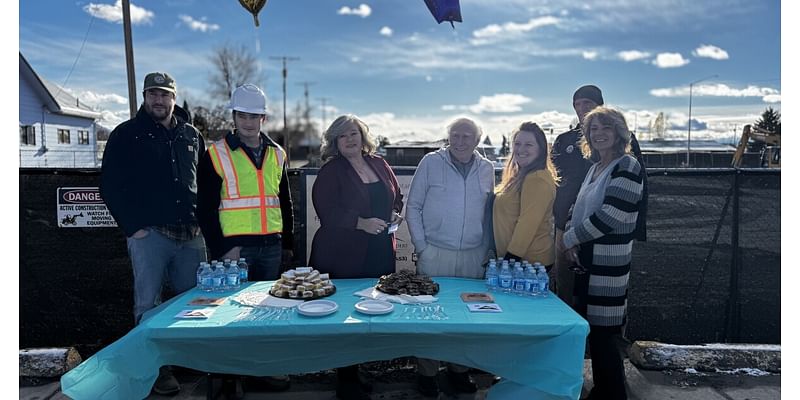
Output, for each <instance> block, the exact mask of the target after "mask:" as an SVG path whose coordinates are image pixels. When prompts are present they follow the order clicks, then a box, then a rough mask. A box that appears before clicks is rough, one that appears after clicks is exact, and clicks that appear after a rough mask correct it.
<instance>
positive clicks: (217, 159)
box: [208, 138, 285, 237]
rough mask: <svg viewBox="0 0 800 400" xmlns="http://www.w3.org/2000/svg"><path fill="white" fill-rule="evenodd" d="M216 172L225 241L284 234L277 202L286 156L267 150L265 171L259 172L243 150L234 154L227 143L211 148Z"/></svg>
mask: <svg viewBox="0 0 800 400" xmlns="http://www.w3.org/2000/svg"><path fill="white" fill-rule="evenodd" d="M208 151H209V154H210V155H211V163H212V164H213V165H214V170H216V171H217V174H218V175H219V176H220V178H222V188H221V189H220V203H219V223H220V226H221V227H222V235H223V236H225V237H230V236H240V235H268V234H272V233H280V232H281V231H282V230H283V218H282V217H281V202H280V199H279V198H278V192H279V191H280V188H279V186H280V182H281V176H282V175H283V163H284V160H285V154H284V152H283V149H282V148H280V147H276V146H267V148H266V150H265V152H264V160H263V161H262V164H261V165H262V166H263V168H262V169H258V168H256V166H255V165H254V164H253V162H252V161H251V160H250V157H248V156H247V154H246V153H245V152H244V149H242V148H239V149H237V150H231V148H230V147H228V143H227V142H226V141H225V139H224V138H223V139H221V140H219V141H216V142H212V143H211V145H210V146H209V148H208Z"/></svg>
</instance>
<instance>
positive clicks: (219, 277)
mask: <svg viewBox="0 0 800 400" xmlns="http://www.w3.org/2000/svg"><path fill="white" fill-rule="evenodd" d="M211 281H212V283H211V291H213V292H222V291H224V290H225V267H223V266H222V264H219V263H217V266H216V268H214V273H213V274H211Z"/></svg>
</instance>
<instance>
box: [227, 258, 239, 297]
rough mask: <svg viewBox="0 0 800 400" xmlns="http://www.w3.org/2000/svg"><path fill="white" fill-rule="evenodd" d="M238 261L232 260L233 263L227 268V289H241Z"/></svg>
mask: <svg viewBox="0 0 800 400" xmlns="http://www.w3.org/2000/svg"><path fill="white" fill-rule="evenodd" d="M236 264H237V262H236V261H231V265H230V266H229V267H228V269H226V270H225V289H226V290H239V267H238V266H237V265H236Z"/></svg>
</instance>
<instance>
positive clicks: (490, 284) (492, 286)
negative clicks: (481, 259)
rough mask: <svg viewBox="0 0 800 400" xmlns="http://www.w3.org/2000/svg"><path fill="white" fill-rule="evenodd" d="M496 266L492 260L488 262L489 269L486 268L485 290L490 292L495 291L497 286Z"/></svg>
mask: <svg viewBox="0 0 800 400" xmlns="http://www.w3.org/2000/svg"><path fill="white" fill-rule="evenodd" d="M498 280H499V278H498V276H497V264H495V262H494V260H491V261H490V262H489V267H487V268H486V289H487V290H488V291H490V292H494V291H496V290H497V286H498Z"/></svg>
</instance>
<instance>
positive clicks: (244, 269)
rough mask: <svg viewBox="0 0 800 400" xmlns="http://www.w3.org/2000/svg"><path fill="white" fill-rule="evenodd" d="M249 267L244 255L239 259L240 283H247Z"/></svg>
mask: <svg viewBox="0 0 800 400" xmlns="http://www.w3.org/2000/svg"><path fill="white" fill-rule="evenodd" d="M248 268H249V265H247V261H245V259H244V257H242V258H240V259H239V284H240V285H241V284H242V283H247V276H248V273H249V271H248Z"/></svg>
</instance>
